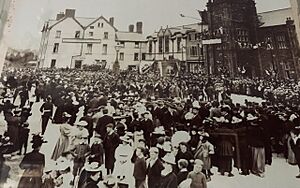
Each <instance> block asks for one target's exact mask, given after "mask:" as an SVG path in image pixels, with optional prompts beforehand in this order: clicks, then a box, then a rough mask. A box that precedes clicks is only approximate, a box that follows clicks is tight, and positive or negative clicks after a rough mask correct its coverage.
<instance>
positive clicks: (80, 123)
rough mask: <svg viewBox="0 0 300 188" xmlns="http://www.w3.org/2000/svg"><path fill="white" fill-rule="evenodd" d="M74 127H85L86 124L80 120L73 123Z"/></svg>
mask: <svg viewBox="0 0 300 188" xmlns="http://www.w3.org/2000/svg"><path fill="white" fill-rule="evenodd" d="M75 125H77V126H80V127H86V126H87V125H88V122H86V121H83V120H81V121H79V122H77V123H75Z"/></svg>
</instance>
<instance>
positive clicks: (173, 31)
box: [147, 23, 201, 38]
mask: <svg viewBox="0 0 300 188" xmlns="http://www.w3.org/2000/svg"><path fill="white" fill-rule="evenodd" d="M200 27H201V25H200V24H199V23H192V24H186V25H181V26H174V27H167V28H161V29H160V30H159V31H158V32H154V33H153V34H151V35H149V36H147V38H150V37H152V38H155V37H157V36H158V35H159V34H161V33H165V32H166V31H170V32H171V35H174V34H178V33H181V34H185V33H187V32H188V31H191V30H199V29H200Z"/></svg>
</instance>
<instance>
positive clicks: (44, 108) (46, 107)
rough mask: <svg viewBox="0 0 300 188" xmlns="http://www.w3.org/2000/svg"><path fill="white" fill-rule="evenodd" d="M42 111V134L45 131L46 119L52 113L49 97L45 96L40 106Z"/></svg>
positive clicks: (47, 119)
mask: <svg viewBox="0 0 300 188" xmlns="http://www.w3.org/2000/svg"><path fill="white" fill-rule="evenodd" d="M40 112H41V113H42V135H43V134H44V133H45V131H46V128H47V125H48V121H49V119H50V118H51V117H52V115H53V103H52V101H51V97H47V99H46V102H45V103H44V104H42V106H41V108H40Z"/></svg>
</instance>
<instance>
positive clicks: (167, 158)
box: [162, 154, 176, 165]
mask: <svg viewBox="0 0 300 188" xmlns="http://www.w3.org/2000/svg"><path fill="white" fill-rule="evenodd" d="M162 160H163V161H164V162H165V163H168V164H171V165H176V162H175V156H174V155H173V154H166V155H165V156H164V157H163V158H162Z"/></svg>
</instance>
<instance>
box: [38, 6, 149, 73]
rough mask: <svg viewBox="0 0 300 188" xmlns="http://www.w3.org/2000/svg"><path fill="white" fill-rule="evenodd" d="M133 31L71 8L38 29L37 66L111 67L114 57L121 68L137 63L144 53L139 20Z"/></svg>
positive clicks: (141, 27)
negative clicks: (79, 13)
mask: <svg viewBox="0 0 300 188" xmlns="http://www.w3.org/2000/svg"><path fill="white" fill-rule="evenodd" d="M136 26H137V28H136V31H134V30H133V26H132V25H131V26H130V29H131V30H129V31H128V32H123V31H118V29H117V28H116V27H115V26H114V18H113V17H112V18H109V19H108V20H107V19H106V18H104V17H103V16H100V17H99V18H82V17H76V16H75V10H73V9H66V11H65V12H64V13H59V14H57V17H56V19H55V20H48V21H47V22H46V23H45V25H44V28H43V29H42V39H41V44H40V50H39V67H40V68H48V67H51V68H53V67H56V68H66V67H69V68H82V66H84V65H92V64H99V65H103V66H105V67H106V68H112V67H113V64H114V62H115V61H116V58H117V53H118V61H119V65H120V68H121V69H127V68H133V67H136V66H138V64H139V62H140V61H141V59H142V56H143V55H142V54H144V52H145V50H146V49H145V47H146V46H145V43H146V41H145V38H144V37H143V33H142V29H143V24H142V22H137V24H136Z"/></svg>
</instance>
